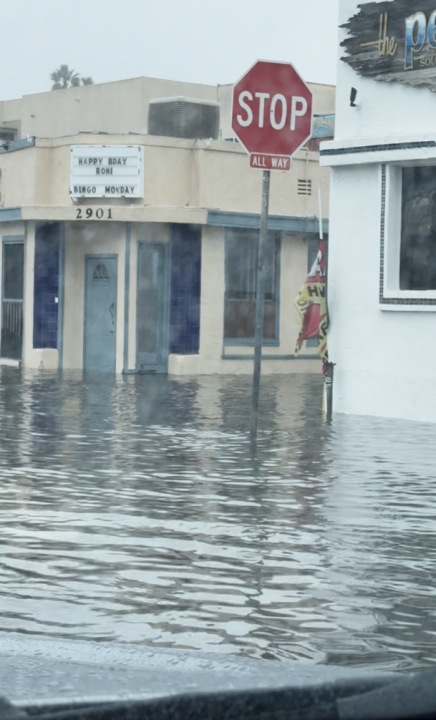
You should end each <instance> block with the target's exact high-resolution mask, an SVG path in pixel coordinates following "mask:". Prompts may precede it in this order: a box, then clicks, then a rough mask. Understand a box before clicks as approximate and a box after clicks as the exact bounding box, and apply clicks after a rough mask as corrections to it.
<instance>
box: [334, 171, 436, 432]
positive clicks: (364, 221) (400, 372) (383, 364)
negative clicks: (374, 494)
mask: <svg viewBox="0 0 436 720" xmlns="http://www.w3.org/2000/svg"><path fill="white" fill-rule="evenodd" d="M331 190H332V194H331V206H330V209H331V221H330V223H331V224H330V238H331V241H330V250H329V285H328V287H329V310H330V317H331V328H330V331H329V336H328V344H329V352H330V357H331V360H332V361H333V362H335V363H337V366H336V368H335V381H334V409H335V411H336V412H343V413H355V414H362V415H376V416H384V417H395V418H404V419H410V420H421V421H430V422H436V403H435V402H434V398H433V393H432V389H431V388H432V386H433V384H434V380H435V377H436V371H435V365H434V357H435V354H436V312H428V311H422V310H418V311H410V310H407V311H404V310H403V311H395V310H392V309H387V310H382V309H380V306H379V302H378V296H379V268H380V240H379V239H380V183H379V168H378V166H377V165H366V166H355V167H348V168H335V169H334V170H333V171H332V181H331ZM369 209H370V211H369ZM435 311H436V308H435Z"/></svg>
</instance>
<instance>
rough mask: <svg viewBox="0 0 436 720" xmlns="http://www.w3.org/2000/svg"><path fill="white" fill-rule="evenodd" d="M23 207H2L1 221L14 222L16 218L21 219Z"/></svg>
mask: <svg viewBox="0 0 436 720" xmlns="http://www.w3.org/2000/svg"><path fill="white" fill-rule="evenodd" d="M21 219H22V218H21V208H20V207H12V208H0V223H2V222H14V221H15V220H21Z"/></svg>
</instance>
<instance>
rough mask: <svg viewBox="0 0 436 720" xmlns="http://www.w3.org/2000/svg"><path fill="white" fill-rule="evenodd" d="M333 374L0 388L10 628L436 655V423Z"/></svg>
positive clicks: (52, 382)
mask: <svg viewBox="0 0 436 720" xmlns="http://www.w3.org/2000/svg"><path fill="white" fill-rule="evenodd" d="M321 391H322V379H321V378H319V377H313V376H294V377H292V376H291V377H269V378H267V377H265V378H263V385H262V417H261V421H260V430H259V445H258V453H257V457H254V456H253V453H252V452H251V450H250V444H249V441H248V432H247V431H248V423H249V408H250V379H249V378H248V377H242V378H241V377H239V378H238V377H215V376H214V377H205V378H192V379H183V380H180V379H177V380H175V379H168V378H165V377H155V376H130V377H128V378H124V379H123V378H116V379H114V378H104V377H101V378H82V376H81V375H79V374H74V373H73V374H67V373H64V375H63V376H60V375H57V374H50V373H44V372H38V373H33V374H31V373H29V374H27V373H20V372H19V371H17V370H14V369H10V368H4V369H2V371H1V376H0V587H1V592H0V633H5V632H15V633H17V632H18V633H22V634H30V635H36V636H40V637H49V638H74V639H80V640H97V641H114V642H121V643H125V642H128V643H138V644H142V645H145V646H149V647H153V648H156V649H157V648H179V649H189V650H195V649H201V650H202V651H203V652H211V653H219V654H221V655H223V654H236V655H240V656H246V657H253V658H262V657H263V658H266V659H269V660H276V661H286V660H294V661H298V662H301V663H319V664H329V665H332V664H333V665H343V666H348V667H361V668H362V667H371V668H373V669H377V670H386V669H391V670H392V669H402V670H407V669H418V668H422V667H428V666H431V665H434V663H435V662H436V642H435V638H436V582H435V581H436V482H435V463H434V459H435V451H434V447H435V441H434V437H435V428H434V426H431V425H424V424H417V423H414V424H410V423H406V422H402V421H388V420H381V419H374V418H361V417H347V416H337V417H335V419H334V422H333V424H332V425H327V424H324V423H323V422H322V418H321Z"/></svg>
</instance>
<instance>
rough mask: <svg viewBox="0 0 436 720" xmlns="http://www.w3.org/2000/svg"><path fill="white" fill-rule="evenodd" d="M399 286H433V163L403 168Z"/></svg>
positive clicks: (435, 211) (435, 284)
mask: <svg viewBox="0 0 436 720" xmlns="http://www.w3.org/2000/svg"><path fill="white" fill-rule="evenodd" d="M402 185H403V190H402V200H403V202H402V223H401V252H400V289H401V290H436V167H410V168H403V183H402Z"/></svg>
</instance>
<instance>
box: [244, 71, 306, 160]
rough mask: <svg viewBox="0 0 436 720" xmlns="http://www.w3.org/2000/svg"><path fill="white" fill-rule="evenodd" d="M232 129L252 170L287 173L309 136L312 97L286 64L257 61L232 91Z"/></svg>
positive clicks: (297, 75)
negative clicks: (292, 160) (248, 157)
mask: <svg viewBox="0 0 436 720" xmlns="http://www.w3.org/2000/svg"><path fill="white" fill-rule="evenodd" d="M232 128H233V131H234V132H235V134H236V137H237V138H238V139H239V141H240V142H241V143H242V145H243V146H244V148H245V149H246V150H247V152H248V153H250V155H251V157H250V165H251V166H252V167H259V168H262V169H278V170H289V168H290V157H291V156H292V155H294V153H296V152H297V150H298V149H299V148H300V147H301V146H302V145H304V143H305V142H306V140H308V138H310V137H311V135H312V93H311V91H310V90H309V88H308V87H307V85H306V83H305V82H304V81H303V80H302V79H301V77H300V76H299V74H298V73H297V71H296V70H295V68H294V67H293V66H292V65H291V64H290V63H278V62H268V61H264V60H258V61H257V62H256V63H254V65H253V66H252V67H251V68H250V69H249V70H248V72H246V73H245V75H244V76H243V77H242V78H241V79H240V80H239V82H237V83H236V85H235V87H234V89H233V104H232Z"/></svg>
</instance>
